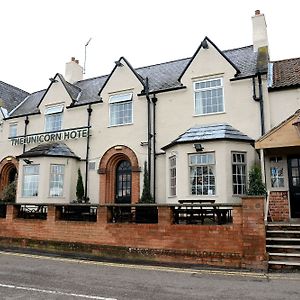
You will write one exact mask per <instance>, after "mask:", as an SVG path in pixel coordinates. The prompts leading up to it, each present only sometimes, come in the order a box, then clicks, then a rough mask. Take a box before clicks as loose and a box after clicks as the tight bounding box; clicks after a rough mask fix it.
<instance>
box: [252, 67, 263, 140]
mask: <svg viewBox="0 0 300 300" xmlns="http://www.w3.org/2000/svg"><path fill="white" fill-rule="evenodd" d="M257 79H258V97H257V95H256V83H255V77H253V78H252V86H253V96H252V98H253V100H255V101H257V102H259V110H260V125H261V135H264V134H265V117H264V100H263V92H262V80H261V73H260V72H258V73H257Z"/></svg>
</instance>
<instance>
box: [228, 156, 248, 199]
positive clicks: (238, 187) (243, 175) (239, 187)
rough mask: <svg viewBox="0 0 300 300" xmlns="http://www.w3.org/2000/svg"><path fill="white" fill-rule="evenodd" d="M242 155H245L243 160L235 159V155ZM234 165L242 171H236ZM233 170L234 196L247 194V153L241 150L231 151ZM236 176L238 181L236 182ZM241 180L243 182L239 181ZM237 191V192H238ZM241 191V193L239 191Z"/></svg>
mask: <svg viewBox="0 0 300 300" xmlns="http://www.w3.org/2000/svg"><path fill="white" fill-rule="evenodd" d="M237 155H241V156H242V157H243V160H244V161H243V162H242V161H235V160H234V156H237ZM234 166H237V168H238V169H239V171H240V174H238V173H237V172H234ZM231 170H232V171H231V172H232V193H233V195H234V196H240V195H245V194H246V189H247V153H246V152H240V151H233V152H231ZM234 178H235V179H236V182H234ZM239 182H241V183H239ZM236 191H237V192H236ZM239 191H241V193H239Z"/></svg>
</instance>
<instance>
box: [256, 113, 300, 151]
mask: <svg viewBox="0 0 300 300" xmlns="http://www.w3.org/2000/svg"><path fill="white" fill-rule="evenodd" d="M299 117H300V111H297V112H296V113H295V114H294V115H292V116H291V117H289V118H288V119H286V120H285V121H284V122H282V123H281V124H279V125H278V126H277V127H275V128H273V129H272V130H270V131H269V132H268V133H267V134H265V135H264V136H262V137H261V138H260V139H259V140H257V142H256V143H255V148H256V149H268V148H282V147H293V146H300V135H299V133H298V130H297V128H296V126H295V125H294V124H295V123H296V122H298V120H299Z"/></svg>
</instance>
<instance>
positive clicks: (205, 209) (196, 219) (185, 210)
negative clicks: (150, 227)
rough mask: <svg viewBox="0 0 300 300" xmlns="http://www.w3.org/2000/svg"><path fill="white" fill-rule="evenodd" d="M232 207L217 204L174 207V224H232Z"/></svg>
mask: <svg viewBox="0 0 300 300" xmlns="http://www.w3.org/2000/svg"><path fill="white" fill-rule="evenodd" d="M232 210H233V208H232V207H231V206H224V205H217V204H209V205H206V204H203V205H198V204H195V205H185V204H183V205H180V206H174V207H172V213H173V221H174V224H198V225H199V224H200V225H224V224H230V223H232Z"/></svg>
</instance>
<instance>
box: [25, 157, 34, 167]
mask: <svg viewBox="0 0 300 300" xmlns="http://www.w3.org/2000/svg"><path fill="white" fill-rule="evenodd" d="M23 161H24V163H25V164H27V165H31V164H32V163H33V161H32V160H29V159H27V158H24V159H23Z"/></svg>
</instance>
